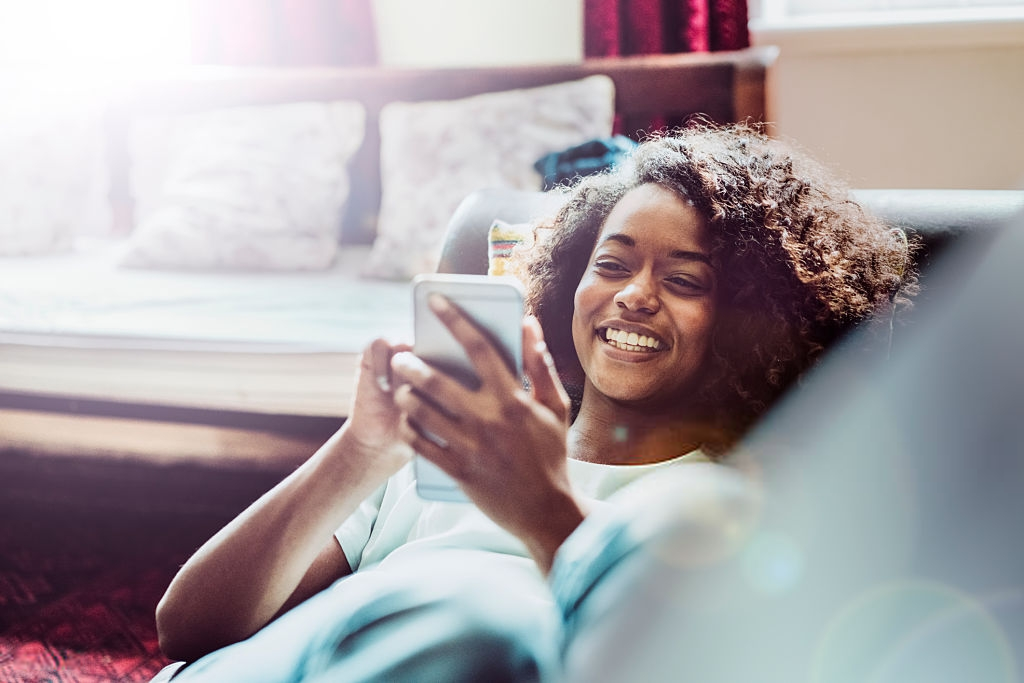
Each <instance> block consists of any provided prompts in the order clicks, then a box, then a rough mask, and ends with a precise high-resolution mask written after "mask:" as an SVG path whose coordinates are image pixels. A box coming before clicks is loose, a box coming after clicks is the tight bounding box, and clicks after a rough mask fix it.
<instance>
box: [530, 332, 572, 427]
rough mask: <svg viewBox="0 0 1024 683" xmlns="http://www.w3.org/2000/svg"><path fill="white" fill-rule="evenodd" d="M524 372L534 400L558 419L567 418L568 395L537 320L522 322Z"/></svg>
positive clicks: (565, 419)
mask: <svg viewBox="0 0 1024 683" xmlns="http://www.w3.org/2000/svg"><path fill="white" fill-rule="evenodd" d="M523 371H524V372H525V373H526V376H527V377H528V378H529V379H530V386H531V387H532V389H533V397H534V398H535V399H536V400H537V401H538V402H540V403H541V404H542V405H544V406H545V407H547V409H548V410H550V411H551V412H553V413H554V414H555V415H556V416H557V417H558V418H559V419H560V420H562V421H563V422H564V421H567V420H568V419H569V395H568V394H567V393H566V392H565V387H564V386H562V380H561V378H559V376H558V371H557V370H556V368H555V360H554V358H552V357H551V352H550V351H548V347H547V344H545V343H544V333H543V332H542V330H541V327H540V322H539V321H538V320H537V318H535V317H533V316H529V317H528V318H527V319H526V320H524V321H523Z"/></svg>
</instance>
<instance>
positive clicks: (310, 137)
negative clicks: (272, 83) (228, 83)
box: [122, 102, 365, 270]
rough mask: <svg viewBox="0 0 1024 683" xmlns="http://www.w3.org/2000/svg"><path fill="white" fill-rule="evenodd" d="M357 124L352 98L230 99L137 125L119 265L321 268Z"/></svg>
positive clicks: (359, 111)
mask: <svg viewBox="0 0 1024 683" xmlns="http://www.w3.org/2000/svg"><path fill="white" fill-rule="evenodd" d="M364 125H365V110H364V109H363V106H362V105H361V104H359V103H358V102H298V103H291V104H281V105H268V106H259V107H255V106H254V107H233V108H228V109H219V110H215V111H208V112H202V113H198V114H192V115H184V116H179V117H174V118H165V119H153V120H150V121H147V122H144V123H142V124H140V125H138V126H137V127H136V129H135V131H134V136H133V150H132V161H133V172H132V173H133V175H132V183H133V193H134V197H135V201H136V217H137V218H138V219H139V223H138V225H137V226H136V228H135V230H134V232H133V233H132V236H131V239H130V242H129V245H128V250H127V251H126V253H125V255H124V258H123V260H122V265H125V266H130V267H161V268H228V269H231V268H237V269H267V270H312V269H320V268H326V267H328V266H329V265H331V263H332V262H333V260H334V257H335V255H336V252H337V249H338V231H339V228H340V224H341V217H342V212H343V209H344V206H345V202H346V200H347V199H348V193H349V179H348V162H349V160H350V159H351V157H352V156H353V155H354V154H355V152H356V150H357V149H358V148H359V145H360V144H361V143H362V139H363V132H364Z"/></svg>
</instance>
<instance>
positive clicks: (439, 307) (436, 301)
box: [427, 292, 449, 313]
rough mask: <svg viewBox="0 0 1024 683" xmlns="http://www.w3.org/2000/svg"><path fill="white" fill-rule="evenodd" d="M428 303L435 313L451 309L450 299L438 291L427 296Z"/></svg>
mask: <svg viewBox="0 0 1024 683" xmlns="http://www.w3.org/2000/svg"><path fill="white" fill-rule="evenodd" d="M427 305H429V306H430V310H432V311H433V312H434V313H443V312H445V311H447V310H448V309H449V305H448V299H446V298H444V296H442V295H440V294H438V293H437V292H433V293H432V294H431V295H430V296H429V297H427Z"/></svg>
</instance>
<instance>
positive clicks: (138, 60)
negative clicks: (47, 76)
mask: <svg viewBox="0 0 1024 683" xmlns="http://www.w3.org/2000/svg"><path fill="white" fill-rule="evenodd" d="M188 8H189V3H188V2H183V1H182V0H89V1H88V2H83V0H31V1H28V0H25V1H23V2H2V3H0V67H62V66H71V67H75V68H86V69H96V68H97V67H105V68H110V69H131V68H145V67H154V66H174V65H183V64H187V63H188V61H189V58H190V54H189V51H190V45H189V12H188Z"/></svg>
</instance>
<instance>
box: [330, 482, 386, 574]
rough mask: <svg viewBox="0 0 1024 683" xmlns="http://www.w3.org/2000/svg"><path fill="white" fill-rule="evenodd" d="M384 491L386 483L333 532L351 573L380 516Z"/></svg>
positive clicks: (356, 565)
mask: <svg viewBox="0 0 1024 683" xmlns="http://www.w3.org/2000/svg"><path fill="white" fill-rule="evenodd" d="M385 490H387V484H386V483H385V484H384V485H382V486H381V487H380V488H378V489H377V490H376V491H374V492H373V493H372V494H371V495H370V496H369V497H368V498H367V499H366V500H364V501H363V502H362V503H360V504H359V507H358V508H356V511H355V512H353V513H352V514H351V515H350V516H349V518H348V519H346V520H345V521H344V522H342V524H341V526H340V527H338V529H337V530H336V531H335V532H334V537H335V538H336V539H338V543H339V544H340V545H341V550H342V552H344V553H345V558H346V559H347V560H348V566H349V567H351V569H352V571H355V570H356V569H357V568H358V567H359V563H360V562H361V561H362V558H363V549H364V548H365V547H366V544H367V542H368V541H369V540H370V533H371V532H372V531H373V525H374V523H375V522H376V521H377V516H378V515H379V514H380V506H381V503H382V502H383V500H384V491H385Z"/></svg>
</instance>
